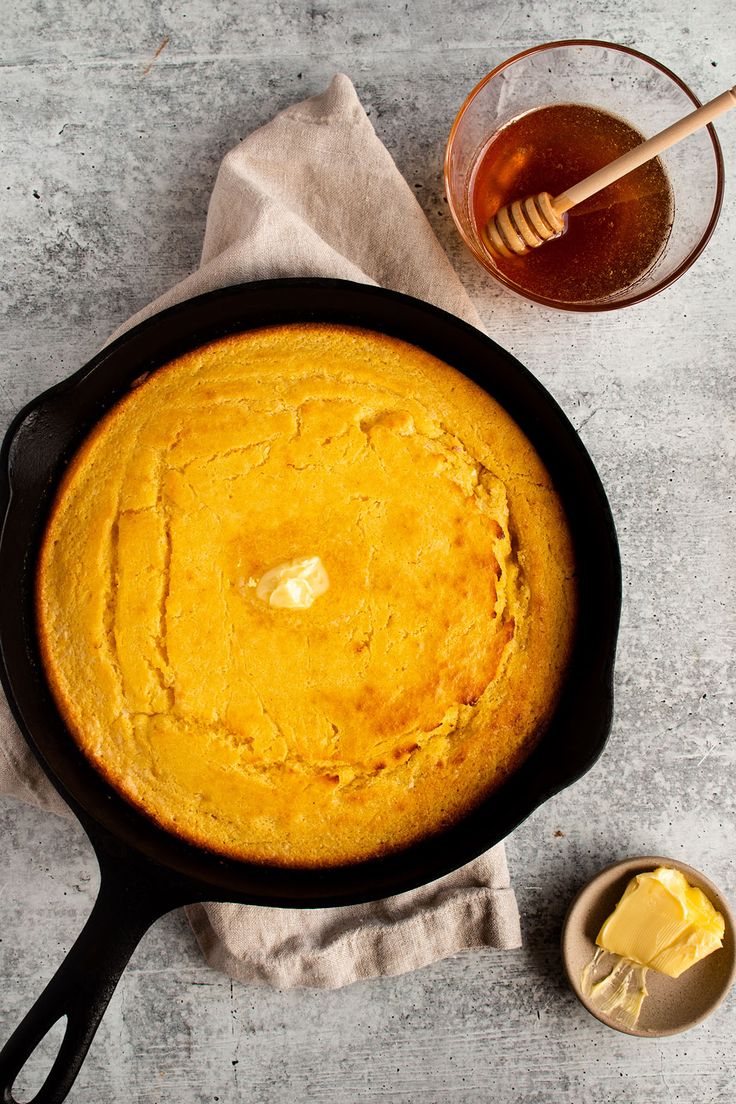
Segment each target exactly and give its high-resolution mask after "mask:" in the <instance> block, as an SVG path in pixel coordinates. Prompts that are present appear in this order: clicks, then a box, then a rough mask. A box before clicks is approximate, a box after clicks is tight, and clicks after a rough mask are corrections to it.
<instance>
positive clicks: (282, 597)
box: [256, 556, 330, 609]
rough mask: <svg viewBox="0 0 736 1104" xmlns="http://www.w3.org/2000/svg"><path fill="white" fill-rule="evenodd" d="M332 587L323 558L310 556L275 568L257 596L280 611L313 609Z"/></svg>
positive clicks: (259, 586)
mask: <svg viewBox="0 0 736 1104" xmlns="http://www.w3.org/2000/svg"><path fill="white" fill-rule="evenodd" d="M329 585H330V580H329V576H328V575H327V572H326V571H325V567H324V564H323V563H322V561H321V559H320V558H319V556H308V557H307V558H306V559H302V560H288V561H287V562H286V563H283V564H279V565H278V567H272V568H271V570H270V571H267V572H266V573H265V575H263V576H262V577H261V579H260V581H259V583H258V586H257V587H256V597H258V598H260V599H261V601H263V602H267V603H268V604H269V606H274V607H276V608H277V609H309V607H310V606H311V605H312V603H313V602H314V600H315V598H318V597H319V596H320V594H324V592H325V591H326V590H327V588H328V587H329Z"/></svg>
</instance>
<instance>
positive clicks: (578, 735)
mask: <svg viewBox="0 0 736 1104" xmlns="http://www.w3.org/2000/svg"><path fill="white" fill-rule="evenodd" d="M308 321H324V322H337V323H347V324H355V325H359V326H364V327H366V328H368V329H374V330H378V331H380V332H382V333H387V334H392V335H394V336H396V337H399V338H404V339H405V340H407V341H410V342H412V343H413V344H415V345H419V346H421V347H422V348H424V349H427V350H428V351H429V352H430V353H433V354H435V355H436V356H438V357H440V358H441V359H442V360H444V361H446V362H447V363H449V364H452V365H454V366H455V367H456V368H458V369H460V370H461V371H462V372H464V373H465V374H466V375H467V376H469V377H470V378H471V379H473V380H475V381H476V383H478V384H480V385H481V386H482V387H484V388H485V389H486V390H487V391H488V392H489V393H490V394H492V395H493V396H494V397H495V398H496V399H497V400H498V401H499V402H500V403H501V404H502V405H503V406H504V407H505V408H506V409H507V410H508V411H509V413H510V414H511V415H512V416H513V417H514V419H515V420H516V421H517V422H518V423H519V425H520V426H521V427H522V428H523V429H524V431H525V432H526V434H527V436H528V437H529V438H530V439H531V441H532V442H533V444H534V445H535V447H536V449H537V451H538V452H539V454H540V456H541V458H542V460H543V461H544V463H545V464H546V466H547V469H548V470H549V472H550V473H551V475H552V478H553V480H554V483H555V486H556V488H557V491H558V493H559V495H560V497H561V499H562V502H563V504H564V507H565V510H566V511H567V516H568V519H569V522H570V526H571V530H572V534H573V540H574V544H575V553H576V558H577V567H578V582H579V588H580V590H579V592H580V616H579V624H578V627H577V635H576V642H575V646H574V654H573V657H572V660H571V663H570V667H569V671H568V673H567V676H566V680H565V685H564V689H563V693H562V696H561V699H560V702H559V705H558V707H557V710H556V712H555V715H554V717H553V720H552V722H551V724H550V725H549V727H548V729H547V731H546V732H545V735H544V736H543V738H542V740H541V741H540V743H539V744H538V746H537V747H536V749H535V750H534V752H533V753H532V755H531V756H530V757H529V758H528V759H527V760H526V762H524V763H523V764H522V766H521V767H520V768H519V769H518V770H517V771H515V772H514V773H513V774H512V775H511V776H510V777H509V779H508V780H507V781H506V782H505V783H504V785H503V786H502V787H501V789H499V790H497V791H496V792H495V793H493V794H492V795H491V796H490V797H489V798H488V799H487V800H486V801H485V802H484V803H483V804H482V805H481V806H480V807H479V808H477V809H476V810H475V811H474V812H472V813H471V814H470V815H469V816H467V817H465V818H464V819H463V820H462V821H461V822H460V823H458V824H457V825H455V826H454V827H453V828H451V829H449V830H448V831H445V832H443V833H442V834H440V835H436V836H434V837H432V838H429V839H427V840H425V841H423V842H421V843H419V844H416V845H415V846H413V847H411V848H408V849H406V850H404V851H402V852H400V853H398V854H395V855H390V856H388V857H386V858H382V859H378V860H374V861H370V862H362V863H359V864H356V865H352V866H344V867H339V868H332V869H327V870H320V871H316V870H298V869H297V870H289V869H279V868H275V867H268V866H258V865H253V864H249V863H245V862H236V861H233V860H229V859H224V858H220V857H218V856H216V855H213V854H211V853H208V852H207V851H205V850H203V849H200V848H197V847H194V846H191V845H189V844H187V843H185V842H183V841H182V840H179V839H177V838H176V837H174V836H173V835H170V834H169V833H167V832H165V831H163V830H162V829H160V828H158V827H157V826H156V825H155V824H154V823H153V822H152V821H150V820H148V819H147V818H146V817H145V816H143V815H142V814H141V813H139V812H137V811H136V810H135V809H134V808H133V807H132V806H131V805H128V804H127V802H125V801H124V800H123V799H122V798H121V797H119V796H118V795H117V794H116V793H115V792H114V791H113V790H112V789H111V788H110V787H109V786H108V784H107V783H106V782H105V781H104V779H103V778H102V777H101V776H100V775H99V774H97V773H96V772H95V771H94V770H93V768H92V767H91V766H90V765H89V764H88V762H87V760H86V759H85V758H84V757H83V756H82V754H81V752H80V751H79V750H78V749H77V747H76V745H75V744H74V742H73V741H72V739H71V737H70V735H69V733H68V732H67V730H66V728H65V726H64V723H63V721H62V720H61V718H60V716H59V714H58V712H57V710H56V708H55V706H54V703H53V701H52V699H51V696H50V693H49V690H48V687H47V685H46V681H45V679H44V674H43V671H42V668H41V663H40V658H39V651H38V643H37V639H36V626H35V618H34V608H33V590H34V571H35V564H36V556H37V550H38V547H39V542H40V538H41V536H42V533H43V529H44V523H45V520H46V517H47V514H48V510H49V506H50V501H51V498H52V496H53V492H54V489H55V487H56V485H57V484H58V481H59V479H60V476H61V473H62V472H63V470H64V466H65V464H66V463H67V461H68V460H69V458H70V456H71V455H72V454H73V453H74V451H75V449H76V447H77V446H78V445H79V443H80V442H81V440H82V439H83V437H84V436H85V435H86V434H87V432H88V431H89V429H90V428H91V426H92V425H94V423H95V422H96V421H97V420H98V419H99V418H100V417H101V415H102V414H103V413H104V412H105V411H106V410H108V409H109V407H110V406H112V404H113V403H114V402H115V401H116V400H117V399H119V398H120V396H121V395H123V394H124V393H125V392H126V390H127V389H128V388H129V386H130V384H131V383H132V382H133V381H134V380H136V379H137V378H138V377H139V376H140V375H141V374H142V373H143V372H148V371H151V370H152V369H155V368H156V367H157V366H159V365H160V364H163V363H165V362H166V361H168V360H170V359H171V358H172V357H174V356H177V355H178V354H180V353H182V352H184V351H186V350H188V349H191V348H194V347H196V346H197V345H200V344H202V343H203V342H206V341H209V340H212V339H214V338H217V337H220V336H222V335H224V334H228V333H233V332H237V331H243V330H248V329H252V328H254V327H257V326H267V325H273V324H278V323H285V322H308ZM0 516H2V518H3V522H2V532H1V534H0V577H1V578H2V580H3V592H4V598H3V603H2V609H1V610H0V660H1V662H0V675H1V676H2V681H3V684H4V686H5V690H6V693H7V695H8V699H9V701H10V705H11V708H12V710H13V713H14V714H15V717H16V719H17V721H18V724H19V725H20V728H21V730H22V732H23V734H24V736H25V738H26V740H27V741H28V743H29V745H30V747H31V749H32V750H33V752H34V753H35V755H36V756H37V758H38V760H39V762H40V763H41V765H42V767H43V769H44V770H45V772H46V774H47V775H48V777H49V778H50V779H51V781H52V783H53V784H54V786H55V787H56V789H57V790H58V791H59V793H60V794H61V796H62V797H63V798H64V799H65V800H66V801H67V802H68V804H69V805H70V806H71V808H72V810H73V811H74V813H75V814H76V816H77V817H78V819H79V821H80V822H81V824H82V826H83V827H84V829H85V831H86V833H87V835H88V836H89V838H90V840H91V842H92V845H93V847H94V849H95V852H96V854H97V858H98V861H99V864H100V873H101V885H100V892H99V896H98V898H97V901H96V903H95V906H94V908H93V910H92V913H91V915H90V917H89V919H88V921H87V923H86V925H85V927H84V929H83V931H82V932H81V934H80V936H79V938H78V939H77V941H76V943H75V944H74V946H73V947H72V949H71V950H70V952H69V954H68V955H67V957H66V959H65V960H64V962H63V963H62V964H61V966H60V967H59V970H58V972H57V974H56V975H55V977H53V978H52V980H51V981H50V982H49V984H48V986H47V987H46V989H45V990H44V992H43V993H42V995H41V996H40V998H39V999H38V1001H37V1002H36V1004H35V1005H34V1006H33V1008H32V1009H31V1010H30V1012H29V1013H28V1014H27V1016H26V1017H25V1019H24V1020H23V1021H22V1023H21V1024H20V1026H19V1027H18V1028H17V1030H16V1031H15V1033H14V1034H13V1036H12V1037H11V1039H10V1041H9V1042H8V1043H7V1045H6V1046H5V1048H4V1049H3V1051H2V1052H1V1053H0V1088H1V1089H2V1092H3V1102H4V1104H14V1097H13V1095H12V1086H13V1082H14V1080H15V1079H16V1077H17V1075H18V1073H19V1071H20V1070H21V1069H22V1067H23V1065H24V1064H25V1062H26V1060H27V1058H28V1056H29V1055H30V1054H31V1053H32V1052H33V1050H34V1049H35V1048H36V1047H37V1045H38V1044H39V1042H40V1041H41V1039H42V1038H43V1037H44V1035H45V1034H46V1032H47V1031H48V1030H49V1028H50V1027H51V1026H52V1025H53V1024H55V1023H56V1022H57V1021H58V1020H61V1019H62V1018H63V1017H66V1018H67V1024H66V1028H65V1034H64V1037H63V1041H62V1044H61V1047H60V1050H59V1052H58V1055H57V1057H56V1060H55V1062H54V1064H53V1066H52V1068H51V1071H50V1073H49V1075H48V1077H47V1079H46V1082H45V1083H44V1085H43V1087H42V1088H41V1090H40V1091H39V1092H38V1094H37V1095H36V1096H35V1097H34V1104H58V1102H59V1101H62V1100H63V1099H64V1097H65V1096H66V1094H67V1092H68V1091H69V1089H70V1087H71V1085H72V1083H73V1081H74V1078H75V1076H76V1074H77V1072H78V1071H79V1068H80V1066H81V1064H82V1061H83V1059H84V1056H85V1054H86V1052H87V1050H88V1048H89V1045H90V1043H91V1041H92V1038H93V1036H94V1033H95V1030H96V1028H97V1026H98V1024H99V1021H100V1018H101V1017H102V1014H103V1012H104V1010H105V1008H106V1006H107V1003H108V1001H109V999H110V996H111V995H112V992H113V990H114V988H115V985H116V983H117V981H118V978H119V977H120V974H121V972H122V970H123V969H124V967H125V965H126V963H127V961H128V959H129V958H130V955H131V954H132V952H133V950H134V949H135V947H136V945H137V943H138V941H139V940H140V938H141V937H142V935H143V934H144V932H145V931H146V930H147V928H148V927H149V926H150V925H151V924H152V923H153V922H154V921H155V920H156V919H157V918H158V917H160V916H162V915H163V914H164V913H166V912H168V911H169V910H171V909H173V908H176V907H178V906H180V905H184V904H188V903H191V902H195V901H218V900H219V901H237V902H242V903H244V904H265V905H271V906H279V907H282V908H305V907H317V906H319V907H324V906H335V905H344V904H350V903H355V902H359V901H368V900H373V899H377V898H381V897H387V896H390V895H392V894H395V893H399V892H401V891H404V890H408V889H412V888H414V887H415V886H418V885H421V884H423V883H426V882H429V881H432V880H434V879H435V878H439V877H440V876H441V875H443V874H446V873H448V872H449V871H450V870H454V869H456V868H457V867H459V866H461V865H463V864H464V863H466V862H469V861H470V860H471V859H473V858H475V857H476V856H477V855H479V854H481V852H483V851H485V850H486V849H487V848H489V847H490V846H491V845H492V844H494V843H496V842H497V841H498V840H500V839H502V838H503V837H504V836H506V835H507V834H508V833H509V832H510V831H511V830H512V828H514V827H515V826H516V825H517V824H519V823H520V821H522V820H523V819H524V818H525V817H527V816H529V814H530V813H531V812H532V811H533V810H534V809H536V808H537V806H538V805H540V804H541V803H542V802H543V801H545V800H546V799H547V798H549V797H550V796H551V795H552V794H554V793H556V792H557V791H558V790H560V789H562V788H563V787H564V786H568V785H569V784H570V783H571V782H574V781H575V780H576V779H577V778H579V777H580V775H581V774H583V773H584V772H585V771H587V770H588V769H589V768H590V767H591V766H592V764H593V763H594V761H595V760H596V759H597V757H598V755H599V754H600V753H601V751H602V749H603V745H604V743H605V740H606V738H607V736H608V732H609V729H610V724H611V716H612V707H613V699H612V678H613V661H614V654H615V644H616V634H617V631H618V620H619V611H620V603H621V579H620V563H619V557H618V546H617V542H616V534H615V530H614V526H613V520H612V518H611V512H610V509H609V506H608V502H607V500H606V496H605V494H604V491H603V488H602V486H601V483H600V480H599V479H598V476H597V474H596V471H595V469H594V467H593V464H592V462H591V460H590V458H589V456H588V454H587V452H586V451H585V449H584V447H583V445H582V444H581V442H580V440H579V438H578V436H577V434H576V432H575V430H574V429H573V427H572V426H571V425H570V423H569V421H568V420H567V418H566V417H565V415H564V414H563V413H562V411H561V410H560V408H559V407H558V406H557V404H556V403H555V401H554V400H553V399H552V397H551V396H550V395H549V394H548V393H547V392H546V391H545V390H544V388H543V387H542V386H541V385H540V384H539V383H538V382H537V381H536V380H535V379H534V377H533V376H532V375H531V374H530V373H529V372H528V371H527V370H526V369H525V368H524V367H522V365H521V364H519V362H518V361H516V360H515V359H514V358H513V357H512V356H510V355H509V354H508V353H507V352H505V351H504V350H503V349H501V348H500V347H499V346H498V345H496V344H495V342H493V341H491V340H489V339H488V338H487V337H485V336H484V335H483V334H481V333H479V332H478V331H477V330H475V329H473V328H472V327H471V326H468V325H467V324H466V323H464V322H461V321H459V320H458V319H457V318H454V317H453V316H452V315H450V314H447V313H445V312H444V311H441V310H438V309H437V308H435V307H432V306H429V305H428V304H427V303H424V302H421V301H420V300H417V299H411V298H409V297H408V296H405V295H399V294H397V293H395V292H390V291H383V290H381V289H378V288H373V287H366V286H363V285H360V284H353V283H348V282H346V281H341V280H311V279H307V280H302V279H293V280H269V281H264V282H261V283H252V284H242V285H239V286H235V287H229V288H225V289H223V290H221V291H215V292H212V293H210V294H207V295H202V296H199V297H198V298H196V299H193V300H190V301H189V302H186V303H182V304H180V305H178V306H175V307H172V308H171V309H170V310H166V311H164V312H163V313H161V314H159V315H157V316H156V317H154V318H152V319H149V320H148V321H146V322H143V323H142V324H141V325H139V326H137V327H136V328H135V329H133V330H131V331H130V332H129V333H127V334H125V335H124V336H123V337H121V338H120V339H119V340H118V341H116V342H115V343H114V344H112V345H110V346H109V347H108V348H106V349H104V350H103V351H102V352H101V353H98V355H97V356H95V357H94V358H93V359H92V360H91V361H90V362H89V364H87V365H86V366H85V367H84V368H82V369H80V371H78V372H77V373H76V374H75V375H73V376H72V377H71V378H70V379H68V380H65V381H64V382H63V383H60V384H58V385H57V386H56V387H53V388H52V389H51V390H49V391H46V392H45V393H44V394H43V395H41V396H39V397H38V398H37V399H35V400H34V401H33V402H31V403H30V404H29V405H28V406H27V407H25V409H24V410H22V411H21V412H20V414H19V415H18V416H17V417H16V419H15V421H14V422H13V424H12V425H11V427H10V429H9V431H8V434H7V436H6V439H5V442H4V445H3V449H2V453H1V454H0Z"/></svg>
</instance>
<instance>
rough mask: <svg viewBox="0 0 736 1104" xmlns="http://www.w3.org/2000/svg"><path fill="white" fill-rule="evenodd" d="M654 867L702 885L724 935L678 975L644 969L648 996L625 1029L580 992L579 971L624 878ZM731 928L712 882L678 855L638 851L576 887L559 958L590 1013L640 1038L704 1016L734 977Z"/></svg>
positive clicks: (590, 954) (728, 912) (732, 923)
mask: <svg viewBox="0 0 736 1104" xmlns="http://www.w3.org/2000/svg"><path fill="white" fill-rule="evenodd" d="M658 866H670V867H675V868H676V869H677V870H681V871H682V873H683V874H684V875H685V877H686V878H687V880H688V881H689V882H690V884H691V885H694V886H697V887H698V888H699V889H702V890H703V892H704V893H705V894H706V896H707V897H708V898H709V900H710V901H711V903H712V904H713V906H714V907H715V908H716V909H718V911H719V912H720V913H721V914H722V915H723V918H724V920H725V921H726V934H725V937H724V940H723V947H722V948H721V950H719V951H714V952H713V953H712V954H710V955H708V957H707V958H704V959H702V961H700V962H698V963H696V964H695V966H691V967H690V969H689V970H686V971H685V973H684V974H681V975H680V977H679V978H671V977H667V976H666V975H665V974H658V973H657V972H656V971H655V970H649V971H648V972H647V978H646V987H647V990H648V994H649V995H648V996H647V997H646V998H645V1000H644V1003H643V1005H642V1010H641V1016H640V1017H639V1022H638V1024H637V1026H636V1027H635V1028H626V1027H622V1026H621V1025H620V1024H619V1023H617V1022H616V1021H615V1019H613V1018H612V1017H611V1016H609V1015H607V1014H606V1013H605V1012H601V1010H600V1009H598V1008H596V1007H595V1005H594V1004H593V1003H592V1002H591V1001H590V999H589V998H587V997H585V996H584V995H583V992H582V989H581V984H580V983H581V975H582V972H583V970H584V968H585V967H586V966H587V964H588V963H589V962H590V960H591V958H592V957H593V955H594V953H595V950H596V944H595V939H596V936H597V934H598V932H599V931H600V929H601V925H602V924H603V922H604V920H605V919H606V917H607V916H609V915H610V913H611V912H613V909H614V907H615V905H616V904H617V902H618V900H619V898H620V897H621V894H622V893H623V891H624V890H625V888H626V886H627V884H628V882H629V881H630V879H631V878H633V877H634V875H635V874H641V873H643V872H644V871H646V870H654V869H655V868H656V867H658ZM735 930H736V921H735V920H734V915H733V913H732V911H731V909H730V908H729V906H728V904H727V903H726V901H725V900H724V898H723V895H722V893H721V892H720V890H719V889H718V887H717V886H715V885H714V884H713V882H711V881H710V880H709V879H708V878H706V877H705V875H704V874H701V873H700V871H699V870H695V869H693V867H692V866H688V865H687V864H686V863H683V862H680V861H679V860H678V859H667V858H663V857H662V856H661V855H643V856H640V857H639V858H634V859H624V860H622V861H621V862H617V863H613V865H612V866H607V867H606V868H605V869H604V870H602V871H601V872H600V874H597V875H596V876H595V878H593V880H592V881H591V882H588V884H587V885H586V886H585V887H584V888H583V889H581V891H580V893H578V895H577V897H576V898H575V899H574V901H573V902H572V904H571V905H570V908H569V910H568V913H567V916H566V918H565V922H564V925H563V928H562V958H563V961H564V965H565V971H566V973H567V977H568V981H569V982H570V986H571V988H572V991H573V992H574V994H575V996H576V997H577V998H578V1000H579V1001H580V1002H581V1004H582V1005H583V1006H584V1007H585V1008H587V1010H588V1012H590V1014H591V1016H595V1017H596V1019H598V1020H600V1021H601V1023H604V1024H605V1025H606V1027H612V1028H613V1029H614V1030H615V1031H623V1032H624V1033H625V1034H627V1035H639V1036H642V1037H644V1038H658V1037H660V1036H662V1035H677V1034H678V1033H679V1032H681V1031H687V1030H689V1028H691V1027H695V1025H696V1024H699V1023H700V1022H701V1021H702V1020H704V1019H705V1018H706V1016H710V1014H711V1012H713V1011H715V1009H716V1008H717V1007H718V1005H719V1004H720V1003H721V1002H722V1001H723V1000H724V998H725V997H726V994H727V993H728V991H729V989H730V988H731V986H732V985H733V982H734V979H735V978H736V948H735V946H734V931H735Z"/></svg>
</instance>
